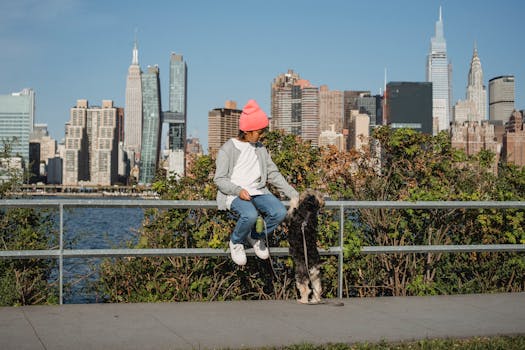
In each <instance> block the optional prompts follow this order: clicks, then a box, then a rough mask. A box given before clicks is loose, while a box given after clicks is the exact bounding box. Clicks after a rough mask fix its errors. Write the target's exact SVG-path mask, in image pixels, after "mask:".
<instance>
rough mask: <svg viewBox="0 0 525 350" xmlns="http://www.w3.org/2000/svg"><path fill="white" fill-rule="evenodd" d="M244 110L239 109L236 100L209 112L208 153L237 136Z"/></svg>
mask: <svg viewBox="0 0 525 350" xmlns="http://www.w3.org/2000/svg"><path fill="white" fill-rule="evenodd" d="M241 113H242V110H240V109H237V103H236V102H235V101H226V103H225V106H224V107H223V108H215V109H213V110H211V111H209V112H208V153H209V154H210V155H215V154H217V151H218V150H219V148H220V147H221V146H222V144H223V143H224V142H226V141H227V140H229V139H231V138H233V137H237V135H238V133H239V117H240V116H241Z"/></svg>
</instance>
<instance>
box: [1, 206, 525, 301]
mask: <svg viewBox="0 0 525 350" xmlns="http://www.w3.org/2000/svg"><path fill="white" fill-rule="evenodd" d="M283 203H284V204H285V205H288V202H283ZM53 207H56V208H58V210H59V245H58V249H49V250H0V259H29V258H41V259H44V258H52V259H58V270H59V277H58V278H59V302H60V304H62V303H63V288H64V285H63V275H64V265H63V263H64V258H93V257H148V256H149V257H152V256H153V257H162V256H185V257H189V256H192V257H203V256H212V257H217V256H229V254H230V253H229V250H223V249H212V248H165V249H64V208H79V207H97V208H104V207H106V208H130V207H133V208H143V209H146V208H157V209H216V208H217V205H216V202H215V201H187V200H176V201H170V200H137V199H134V200H128V199H46V200H40V199H4V200H0V209H1V208H53ZM325 208H326V209H337V210H339V220H340V223H339V224H340V225H339V227H340V230H339V245H338V246H334V247H329V248H328V249H319V253H320V254H321V255H333V256H337V257H338V290H337V293H338V298H342V293H343V263H344V249H343V243H344V220H345V216H344V210H345V209H371V208H375V209H381V208H382V209H384V208H389V209H459V208H461V209H494V208H496V209H525V201H524V202H522V201H506V202H498V201H464V202H459V201H428V202H419V201H416V202H402V201H327V202H326V203H325ZM270 251H271V254H272V255H273V256H288V255H289V252H288V248H276V247H274V248H271V249H270ZM518 251H525V244H492V245H419V246H418V245H415V246H414V245H412V246H364V247H361V253H362V254H389V253H465V252H518ZM246 254H247V255H249V256H251V255H254V253H253V249H248V250H247V251H246Z"/></svg>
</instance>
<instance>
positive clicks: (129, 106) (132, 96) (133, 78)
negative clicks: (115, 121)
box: [124, 41, 142, 167]
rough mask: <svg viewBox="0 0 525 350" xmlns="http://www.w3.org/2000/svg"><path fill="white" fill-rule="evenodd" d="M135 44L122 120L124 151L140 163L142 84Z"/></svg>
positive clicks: (132, 160)
mask: <svg viewBox="0 0 525 350" xmlns="http://www.w3.org/2000/svg"><path fill="white" fill-rule="evenodd" d="M141 74H142V72H141V70H140V66H139V54H138V49H137V42H136V41H135V44H134V46H133V59H132V61H131V65H130V66H129V69H128V79H127V81H126V101H125V117H124V118H125V119H124V149H125V150H126V152H127V153H128V157H129V159H130V161H131V162H132V164H131V166H132V167H133V165H134V164H133V162H139V161H140V152H141V149H140V148H141V143H142V82H141Z"/></svg>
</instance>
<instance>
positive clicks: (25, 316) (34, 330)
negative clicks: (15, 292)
mask: <svg viewBox="0 0 525 350" xmlns="http://www.w3.org/2000/svg"><path fill="white" fill-rule="evenodd" d="M22 315H24V319H25V320H26V321H27V323H29V325H30V326H31V329H32V330H33V333H34V334H35V337H36V338H37V339H38V342H39V343H40V345H42V348H43V349H44V350H47V347H46V346H45V344H44V342H43V341H42V339H40V336H39V335H38V332H37V331H36V329H35V326H33V323H32V322H31V320H30V319H29V317H27V314H26V312H25V310H22Z"/></svg>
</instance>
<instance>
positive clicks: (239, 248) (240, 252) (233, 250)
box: [230, 241, 246, 266]
mask: <svg viewBox="0 0 525 350" xmlns="http://www.w3.org/2000/svg"><path fill="white" fill-rule="evenodd" d="M230 254H231V256H232V260H233V262H234V263H236V264H237V265H240V266H242V265H246V253H245V252H244V245H243V244H235V243H233V242H232V241H230Z"/></svg>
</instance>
